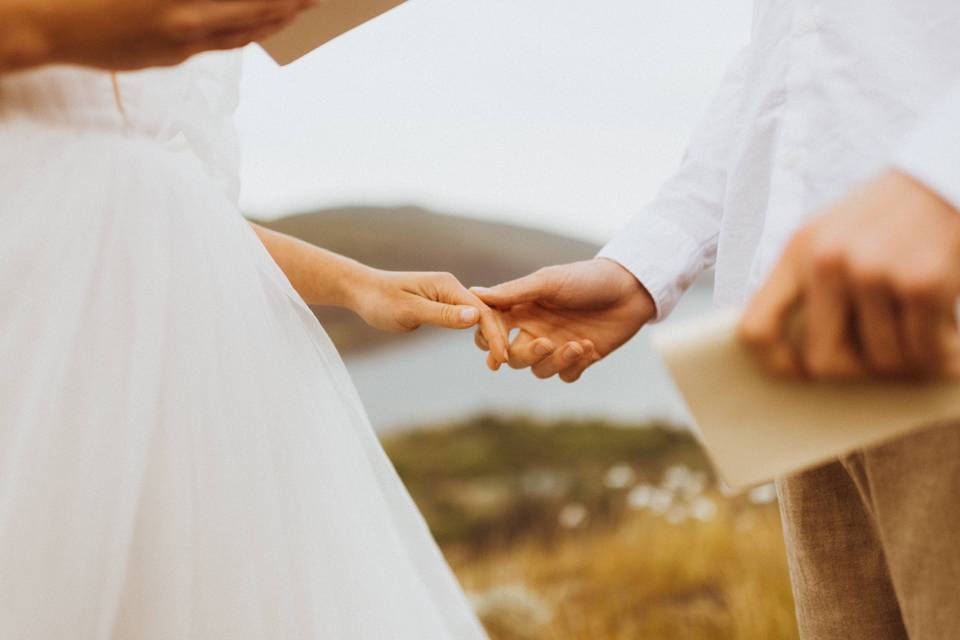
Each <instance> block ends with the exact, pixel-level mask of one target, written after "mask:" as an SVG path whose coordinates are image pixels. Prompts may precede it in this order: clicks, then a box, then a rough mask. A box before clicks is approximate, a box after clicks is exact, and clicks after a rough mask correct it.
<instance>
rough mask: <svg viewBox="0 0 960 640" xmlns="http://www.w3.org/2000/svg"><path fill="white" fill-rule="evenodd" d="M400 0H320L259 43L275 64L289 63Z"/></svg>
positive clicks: (384, 10)
mask: <svg viewBox="0 0 960 640" xmlns="http://www.w3.org/2000/svg"><path fill="white" fill-rule="evenodd" d="M403 2H404V0H320V4H318V5H317V6H315V7H312V8H310V9H307V10H306V11H304V12H303V13H301V14H300V16H299V17H297V19H296V20H294V21H293V23H291V24H290V25H289V26H287V27H285V28H284V29H282V30H280V31H278V32H277V33H274V34H272V35H269V36H267V37H266V38H264V39H263V40H261V41H260V43H259V44H260V46H261V47H263V48H264V50H265V51H266V52H267V53H268V54H270V57H271V58H273V59H274V60H275V61H276V62H277V64H280V65H286V64H290V63H291V62H293V61H294V60H297V59H298V58H301V57H303V56H305V55H306V54H308V53H310V52H311V51H313V50H314V49H316V48H317V47H319V46H321V45H323V44H326V43H327V42H329V41H330V40H333V39H334V38H336V37H337V36H339V35H341V34H344V33H346V32H347V31H350V30H351V29H354V28H355V27H358V26H360V25H361V24H363V23H364V22H367V21H369V20H372V19H373V18H376V17H377V16H379V15H381V14H383V13H386V12H387V11H389V10H390V9H393V8H394V7H397V6H399V5H401V4H403Z"/></svg>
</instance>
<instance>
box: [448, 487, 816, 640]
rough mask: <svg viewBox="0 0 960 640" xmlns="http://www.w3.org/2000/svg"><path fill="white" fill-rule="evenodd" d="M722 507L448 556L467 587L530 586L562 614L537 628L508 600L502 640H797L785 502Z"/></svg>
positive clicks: (499, 624)
mask: <svg viewBox="0 0 960 640" xmlns="http://www.w3.org/2000/svg"><path fill="white" fill-rule="evenodd" d="M718 502H720V507H719V509H718V512H717V514H716V516H715V517H714V518H713V519H712V520H710V521H707V522H701V521H698V520H687V521H685V522H682V523H679V524H670V523H668V522H666V520H664V519H663V518H662V517H658V516H654V515H652V514H646V513H638V514H634V515H630V516H628V517H626V518H625V519H624V521H623V522H621V523H620V524H619V525H617V526H615V527H613V528H609V527H601V528H597V529H592V530H587V531H584V532H572V533H569V534H567V535H565V536H562V537H560V538H558V539H556V540H553V541H551V542H544V541H542V540H537V539H529V540H525V541H518V542H517V543H515V544H512V545H509V546H506V547H502V548H499V549H496V550H494V551H488V552H485V553H477V552H475V551H470V550H467V549H458V548H451V549H448V556H449V558H450V561H451V563H452V565H453V567H454V570H455V571H456V573H457V575H458V576H459V577H460V579H461V581H462V582H463V584H464V586H465V588H466V589H467V590H468V591H470V592H473V593H481V594H482V593H484V592H487V591H488V590H491V589H495V588H497V587H498V586H502V585H523V586H524V587H525V588H526V589H527V590H529V591H530V592H531V593H532V595H534V596H537V597H539V598H540V599H542V601H543V603H544V604H545V605H547V607H548V608H549V610H550V611H551V612H552V615H551V618H550V620H549V621H548V622H545V623H543V624H536V623H535V622H534V623H530V621H528V620H525V619H524V615H525V614H524V612H523V611H519V612H514V611H511V610H510V607H509V604H507V605H505V607H502V608H503V609H505V610H504V611H498V610H497V609H496V608H495V607H494V608H493V609H492V610H491V611H486V612H483V611H482V612H481V613H483V614H484V617H485V620H484V623H485V624H486V625H487V626H488V630H489V631H490V633H491V637H492V638H494V639H495V640H530V639H532V638H538V639H539V638H544V639H551V640H626V639H628V638H629V639H637V638H650V639H667V638H678V639H681V638H682V639H684V640H707V639H710V640H714V639H720V638H723V639H730V640H734V639H736V640H761V639H762V640H780V639H784V640H786V639H790V638H796V637H797V631H796V625H795V619H794V612H793V599H792V596H791V594H790V586H789V582H788V577H787V573H786V566H785V561H784V548H783V537H782V535H781V532H780V522H779V517H778V514H777V510H776V507H775V506H769V505H768V506H762V507H761V506H752V505H750V506H746V505H736V504H733V503H729V502H725V501H723V499H722V498H718ZM528 615H529V614H528Z"/></svg>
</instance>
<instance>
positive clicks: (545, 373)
mask: <svg viewBox="0 0 960 640" xmlns="http://www.w3.org/2000/svg"><path fill="white" fill-rule="evenodd" d="M532 371H533V375H534V376H536V377H537V378H540V379H541V380H546V379H547V378H551V377H553V374H554V372H553V371H550V370H549V369H538V368H536V367H534V368H533V369H532Z"/></svg>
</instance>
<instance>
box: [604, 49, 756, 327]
mask: <svg viewBox="0 0 960 640" xmlns="http://www.w3.org/2000/svg"><path fill="white" fill-rule="evenodd" d="M749 56H750V48H749V47H748V48H747V49H745V50H744V51H742V52H741V53H740V55H739V56H738V57H737V59H736V60H735V61H734V62H733V64H732V65H731V66H730V68H729V69H728V70H727V73H726V74H725V76H724V79H723V81H722V83H721V85H720V88H719V90H718V91H717V93H716V95H715V96H714V98H713V100H712V101H711V104H710V107H709V108H708V110H707V114H706V116H705V117H704V118H703V119H702V120H701V122H700V123H699V124H698V126H697V128H696V129H695V130H694V134H693V136H692V138H691V140H690V143H689V145H688V147H687V151H686V153H685V154H684V158H683V161H682V163H681V165H680V167H679V169H678V170H677V172H676V173H675V174H674V175H673V176H672V177H671V178H670V179H669V180H667V182H666V183H665V184H664V185H663V186H662V187H661V189H660V191H659V193H658V194H657V196H656V198H655V199H654V200H653V201H652V202H650V203H649V204H647V205H646V206H645V207H643V208H642V209H641V210H640V211H639V212H637V213H636V214H634V216H633V217H632V218H631V219H630V221H629V222H628V223H627V225H626V227H624V228H623V229H622V230H621V231H620V232H619V233H618V234H617V235H616V236H614V238H613V239H612V240H611V241H610V242H609V243H608V244H607V245H606V246H605V247H604V248H603V249H602V250H601V251H600V253H599V254H598V255H599V257H602V258H607V259H610V260H613V261H614V262H617V263H619V264H620V265H622V266H623V267H624V268H626V269H627V270H629V271H630V272H631V273H632V274H633V275H634V276H636V277H637V279H638V280H639V281H640V282H641V283H642V284H643V285H644V287H646V289H647V290H648V291H649V292H650V295H651V296H652V297H653V299H654V302H655V303H656V305H657V317H656V320H662V319H663V318H665V317H666V316H667V315H668V314H669V313H670V311H671V310H672V309H673V307H674V306H676V304H677V302H678V301H679V300H680V297H681V296H682V295H683V293H684V292H685V291H686V290H687V288H688V287H689V286H690V284H691V283H692V282H693V281H694V280H695V279H696V277H697V276H698V275H700V273H702V272H703V271H704V270H705V269H708V268H709V267H711V266H713V263H714V261H715V258H716V253H717V238H718V237H719V232H720V222H721V219H722V217H723V202H724V198H725V194H726V184H727V167H728V165H729V159H730V155H731V149H732V148H733V147H734V145H735V142H736V139H737V136H738V133H739V126H740V123H741V119H740V117H739V115H740V105H741V103H742V100H741V96H742V93H743V90H744V87H745V83H746V81H747V74H748V61H749Z"/></svg>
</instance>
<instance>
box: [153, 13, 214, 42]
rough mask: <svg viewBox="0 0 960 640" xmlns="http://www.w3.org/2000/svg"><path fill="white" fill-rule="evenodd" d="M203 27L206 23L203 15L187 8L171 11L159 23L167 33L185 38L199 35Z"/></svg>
mask: <svg viewBox="0 0 960 640" xmlns="http://www.w3.org/2000/svg"><path fill="white" fill-rule="evenodd" d="M205 26H206V21H205V20H204V16H203V14H202V13H200V12H199V11H197V10H196V9H194V8H192V7H189V6H185V7H179V8H177V9H176V10H174V11H171V12H170V13H168V14H167V16H166V18H165V19H163V20H162V21H161V27H162V28H164V29H165V30H166V31H167V32H168V33H171V34H174V35H181V36H187V37H197V36H199V35H201V34H202V33H203V31H204V27H205Z"/></svg>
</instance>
